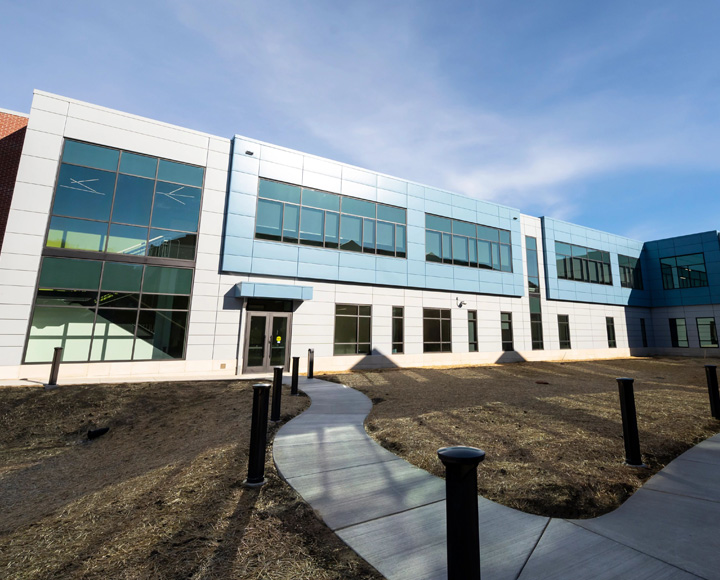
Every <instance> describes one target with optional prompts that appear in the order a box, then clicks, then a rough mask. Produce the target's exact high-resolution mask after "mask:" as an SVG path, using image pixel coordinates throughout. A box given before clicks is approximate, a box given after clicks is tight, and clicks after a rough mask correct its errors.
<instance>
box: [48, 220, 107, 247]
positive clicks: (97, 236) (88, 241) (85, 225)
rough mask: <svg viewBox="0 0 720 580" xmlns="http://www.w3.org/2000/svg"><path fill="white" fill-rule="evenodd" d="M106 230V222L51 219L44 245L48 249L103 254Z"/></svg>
mask: <svg viewBox="0 0 720 580" xmlns="http://www.w3.org/2000/svg"><path fill="white" fill-rule="evenodd" d="M107 230H108V225H107V223H106V222H94V221H89V220H76V219H71V218H64V217H53V218H52V219H51V220H50V230H49V232H48V239H47V244H46V245H47V246H48V247H50V248H67V249H68V250H88V251H91V252H103V251H104V250H105V238H106V237H107Z"/></svg>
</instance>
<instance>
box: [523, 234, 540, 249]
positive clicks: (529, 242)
mask: <svg viewBox="0 0 720 580" xmlns="http://www.w3.org/2000/svg"><path fill="white" fill-rule="evenodd" d="M525 245H526V246H527V249H528V250H537V241H536V240H535V238H532V237H530V236H525Z"/></svg>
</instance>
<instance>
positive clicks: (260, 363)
mask: <svg viewBox="0 0 720 580" xmlns="http://www.w3.org/2000/svg"><path fill="white" fill-rule="evenodd" d="M289 333H290V314H285V313H279V312H248V325H247V337H246V340H245V372H246V373H263V372H269V371H270V370H271V369H272V367H274V366H279V365H282V366H284V367H285V369H286V370H287V366H288V365H287V362H288V354H289V345H290V340H289Z"/></svg>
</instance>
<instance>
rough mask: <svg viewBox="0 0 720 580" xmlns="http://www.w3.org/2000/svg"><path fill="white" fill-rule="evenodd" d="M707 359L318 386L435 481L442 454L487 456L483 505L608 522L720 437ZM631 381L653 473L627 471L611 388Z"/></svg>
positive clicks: (383, 377)
mask: <svg viewBox="0 0 720 580" xmlns="http://www.w3.org/2000/svg"><path fill="white" fill-rule="evenodd" d="M706 362H707V361H705V360H703V359H692V358H684V357H677V358H674V357H673V358H669V357H668V358H657V359H627V360H618V359H613V360H608V361H587V362H567V363H516V364H508V365H490V366H481V367H462V368H449V367H445V368H425V369H417V368H416V369H412V370H410V369H390V370H383V371H358V372H352V373H347V374H339V375H325V376H322V377H320V376H319V377H318V378H323V379H326V380H334V381H336V382H341V383H343V384H346V385H349V386H351V387H355V388H357V389H358V390H360V391H362V392H363V393H365V394H366V395H367V396H368V397H370V398H371V399H372V400H373V401H378V404H375V405H374V406H373V409H372V412H371V413H370V415H369V417H368V420H367V422H366V428H367V430H368V432H369V433H370V434H371V436H372V437H373V438H374V439H375V440H376V441H378V442H379V443H380V444H381V445H383V446H384V447H386V448H387V449H389V450H391V451H393V452H394V453H397V454H398V455H400V456H402V457H403V458H405V459H407V460H408V461H410V462H411V463H413V464H415V465H417V466H418V467H421V468H422V469H425V470H427V471H429V472H431V473H433V474H435V475H438V476H442V475H443V468H442V465H441V463H440V461H439V460H438V458H437V450H438V449H439V448H440V447H445V446H449V445H470V446H473V447H479V448H481V449H483V450H484V451H485V452H486V453H487V456H486V459H485V461H484V462H483V463H482V464H481V466H480V469H479V471H478V488H479V492H480V493H481V495H483V496H485V497H487V498H489V499H492V500H494V501H497V502H499V503H501V504H504V505H507V506H510V507H514V508H517V509H521V510H523V511H526V512H529V513H535V514H539V515H544V516H553V517H567V518H590V517H595V516H598V515H601V514H603V513H606V512H609V511H611V510H613V509H615V508H616V507H618V506H619V505H620V504H621V503H622V502H623V501H625V500H626V499H627V498H628V497H629V496H630V495H631V494H632V493H633V492H634V491H635V490H636V489H638V488H639V487H640V486H641V485H642V484H643V482H644V481H646V480H647V479H648V478H649V477H650V476H651V475H653V474H655V473H656V472H657V471H659V470H660V469H662V468H663V467H664V466H665V465H667V463H669V462H670V461H672V460H673V459H674V458H675V457H677V456H678V455H680V454H681V453H683V452H684V451H686V450H687V449H689V448H690V447H692V446H693V445H695V444H696V443H698V442H700V441H702V440H704V439H706V438H707V437H709V436H711V435H713V434H715V433H718V432H719V431H720V421H718V420H715V419H712V418H711V417H710V409H709V402H708V395H707V386H706V382H705V369H704V366H703V365H704V364H705V363H706ZM624 376H628V377H632V378H634V379H635V393H636V406H637V412H638V425H639V431H640V445H641V450H642V454H643V459H644V461H645V463H646V464H647V465H648V469H634V468H629V467H626V466H624V465H622V462H623V460H624V458H625V451H624V446H623V437H622V422H621V418H620V408H619V399H618V388H617V382H616V381H615V378H616V377H624Z"/></svg>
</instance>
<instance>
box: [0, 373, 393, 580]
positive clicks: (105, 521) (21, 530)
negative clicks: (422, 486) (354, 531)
mask: <svg viewBox="0 0 720 580" xmlns="http://www.w3.org/2000/svg"><path fill="white" fill-rule="evenodd" d="M251 405H252V389H251V387H250V383H247V382H239V381H236V382H211V383H208V382H202V383H189V382H188V383H173V384H170V383H166V384H136V385H109V386H88V387H61V388H60V389H58V390H57V391H50V392H45V391H43V389H41V388H40V389H37V388H28V387H23V388H2V389H0V577H3V578H13V579H14V580H15V579H17V580H20V579H30V578H32V579H45V578H47V579H50V578H53V579H55V578H88V579H94V578H97V579H100V578H103V579H106V578H120V579H137V578H142V579H146V578H147V579H170V578H172V579H175V578H193V579H197V580H210V579H215V578H217V579H220V578H222V579H241V578H242V579H245V578H247V579H250V578H263V579H287V580H290V579H292V580H298V579H313V580H315V579H321V580H324V579H339V578H362V579H368V580H370V579H373V580H377V579H380V578H382V577H381V576H380V575H378V574H377V573H376V572H375V571H374V570H373V569H372V568H370V567H369V566H368V565H367V564H366V563H365V562H364V561H363V560H361V559H360V558H359V557H357V556H356V555H355V554H354V553H353V552H352V551H351V550H349V549H348V548H347V547H346V546H345V545H344V544H343V543H342V542H341V541H340V540H339V539H338V538H337V537H336V536H335V534H333V533H332V532H331V531H330V530H329V529H328V528H327V527H325V526H324V525H323V524H322V523H321V522H320V521H319V520H318V519H317V517H316V516H315V514H314V513H313V511H312V510H311V508H310V507H309V506H308V505H307V504H305V503H304V502H302V501H301V500H300V499H299V497H298V496H297V495H296V494H295V493H294V492H293V491H292V489H291V488H290V487H289V486H288V485H287V484H286V483H284V482H282V481H281V480H280V479H279V477H278V476H277V474H276V472H275V470H274V468H273V466H272V460H271V453H270V451H271V450H269V452H268V461H267V465H266V475H267V478H268V480H269V483H268V484H267V485H265V486H264V487H262V488H260V489H248V488H245V487H243V486H242V485H241V482H242V481H243V479H244V478H245V477H246V475H247V451H248V444H249V434H250V408H251ZM307 405H308V400H307V398H305V397H285V396H284V397H283V412H284V413H286V415H284V417H283V420H287V419H288V418H289V416H292V415H295V414H297V413H298V412H300V411H301V410H302V409H304V408H305V407H306V406H307ZM104 426H109V427H110V431H109V433H108V434H107V435H104V436H103V437H101V438H99V439H96V440H93V441H88V440H87V437H86V434H87V430H88V429H89V428H95V427H104ZM273 432H274V431H273Z"/></svg>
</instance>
